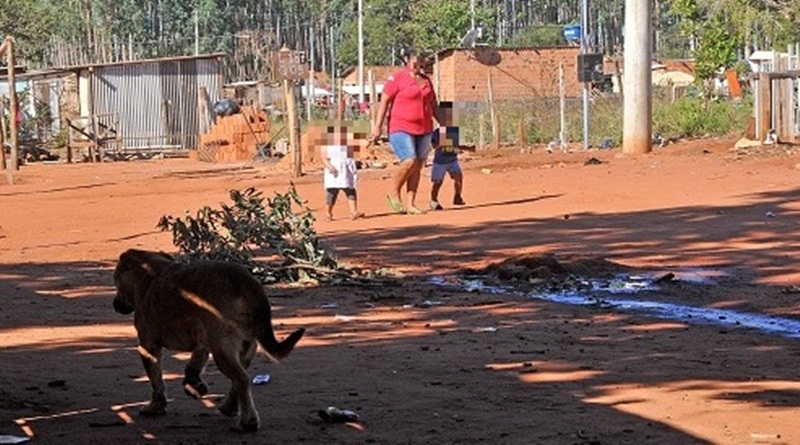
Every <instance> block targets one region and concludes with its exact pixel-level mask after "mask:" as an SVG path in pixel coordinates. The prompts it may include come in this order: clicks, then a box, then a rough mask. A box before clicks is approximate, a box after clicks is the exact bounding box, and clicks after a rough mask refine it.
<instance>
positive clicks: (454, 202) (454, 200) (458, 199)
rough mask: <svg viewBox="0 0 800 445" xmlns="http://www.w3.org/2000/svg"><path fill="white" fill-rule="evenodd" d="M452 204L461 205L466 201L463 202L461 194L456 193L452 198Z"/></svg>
mask: <svg viewBox="0 0 800 445" xmlns="http://www.w3.org/2000/svg"><path fill="white" fill-rule="evenodd" d="M453 204H454V205H457V206H463V205H464V204H466V202H464V199H462V198H461V196H460V195H458V196H456V197H455V198H453Z"/></svg>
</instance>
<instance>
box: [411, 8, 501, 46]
mask: <svg viewBox="0 0 800 445" xmlns="http://www.w3.org/2000/svg"><path fill="white" fill-rule="evenodd" d="M475 23H476V26H482V27H483V28H484V31H485V32H484V38H485V39H486V40H489V39H488V38H489V37H490V36H491V34H492V29H493V27H494V20H493V18H492V16H491V14H490V11H489V10H487V9H485V8H478V7H476V8H475ZM471 26H472V13H471V11H470V5H469V2H465V1H463V0H421V1H417V2H416V3H412V5H411V20H409V21H408V22H406V23H405V24H404V26H403V29H404V30H405V31H406V33H408V34H411V35H412V36H414V37H413V43H414V45H416V46H419V47H422V48H425V49H427V50H429V51H439V50H442V49H445V48H452V47H455V46H458V44H459V42H460V40H461V38H462V37H463V36H464V35H465V34H466V33H467V31H469V30H470V28H471Z"/></svg>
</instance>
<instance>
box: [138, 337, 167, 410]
mask: <svg viewBox="0 0 800 445" xmlns="http://www.w3.org/2000/svg"><path fill="white" fill-rule="evenodd" d="M138 350H139V355H140V356H141V357H142V364H143V365H144V370H145V372H146V373H147V378H148V379H150V386H151V387H152V394H151V396H150V403H148V404H147V405H145V406H144V407H142V409H141V410H139V414H141V415H143V416H161V415H164V414H166V413H167V393H166V389H165V387H164V377H163V375H162V373H161V348H157V347H151V348H149V349H148V348H145V347H144V346H142V345H139V348H138Z"/></svg>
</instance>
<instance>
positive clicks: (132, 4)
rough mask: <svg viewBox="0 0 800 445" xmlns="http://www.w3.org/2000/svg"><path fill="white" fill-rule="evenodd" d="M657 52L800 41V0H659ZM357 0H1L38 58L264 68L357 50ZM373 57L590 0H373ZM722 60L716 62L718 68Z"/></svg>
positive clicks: (604, 16) (502, 38) (367, 25)
mask: <svg viewBox="0 0 800 445" xmlns="http://www.w3.org/2000/svg"><path fill="white" fill-rule="evenodd" d="M650 1H653V2H654V17H653V24H654V28H655V29H654V31H655V35H656V41H655V46H656V47H655V53H656V55H657V56H668V57H697V58H698V59H699V61H700V62H702V63H708V64H709V65H710V66H712V67H719V66H721V65H726V64H730V63H732V61H733V60H735V59H736V58H737V57H741V56H742V55H744V54H746V53H748V52H749V51H752V50H755V49H773V48H778V49H783V48H785V45H786V44H787V43H791V42H796V41H798V39H799V38H798V29H800V28H798V26H797V25H798V23H800V0H650ZM624 4H625V0H590V1H589V26H588V27H587V31H588V32H589V44H590V46H591V47H592V48H593V49H595V50H597V51H600V52H603V53H606V54H621V52H622V48H623V45H624V41H623V26H624V23H623V22H624V12H623V11H624ZM357 5H358V1H357V0H0V7H2V10H3V14H2V15H0V34H1V35H12V36H14V37H15V39H16V40H17V43H18V45H17V48H18V51H19V55H20V57H19V59H20V60H23V61H25V62H26V63H28V64H29V65H30V66H32V67H50V66H59V65H69V64H76V63H81V62H82V63H89V62H112V61H118V60H132V59H141V58H149V57H160V56H178V55H188V54H193V53H195V52H200V53H213V52H225V53H227V54H229V55H230V57H229V59H231V60H233V61H234V62H235V63H237V64H242V65H248V66H249V68H248V69H243V70H239V71H237V72H236V76H240V77H252V76H259V75H263V73H264V70H265V69H266V67H267V66H268V60H269V59H268V57H267V56H268V54H269V52H270V51H273V50H275V49H278V48H280V47H281V46H283V45H286V46H287V47H290V48H292V49H298V50H306V51H310V50H311V49H312V47H313V54H311V59H312V60H313V61H314V67H315V69H317V70H326V71H328V70H330V67H331V66H334V67H335V69H336V70H337V71H341V70H342V69H344V68H347V67H349V66H352V65H354V64H355V63H356V61H357V54H358V50H357V48H358V33H357V22H358V14H357V12H358V11H357V9H358V8H357ZM363 5H364V8H363V17H364V46H365V61H366V63H368V64H391V63H394V62H396V61H397V54H398V51H399V49H400V48H401V47H402V46H405V45H415V46H421V47H425V48H427V49H429V50H434V51H435V50H439V49H444V48H448V47H455V46H457V45H458V44H459V41H460V39H461V38H462V36H464V35H465V34H466V32H467V31H469V30H470V28H471V27H472V25H473V23H474V24H475V26H476V27H480V28H481V30H482V33H481V35H482V36H481V39H480V42H481V43H485V44H489V45H496V46H552V45H561V44H566V42H565V41H564V39H563V35H562V34H561V29H562V28H563V26H564V25H568V24H575V23H579V22H580V15H581V14H580V13H581V0H363ZM709 69H712V68H709Z"/></svg>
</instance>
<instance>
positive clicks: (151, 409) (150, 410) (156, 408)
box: [139, 403, 167, 417]
mask: <svg viewBox="0 0 800 445" xmlns="http://www.w3.org/2000/svg"><path fill="white" fill-rule="evenodd" d="M165 414H167V407H166V405H161V404H155V405H154V404H153V403H148V404H147V405H145V406H143V407H142V409H140V410H139V415H140V416H147V417H154V416H163V415H165Z"/></svg>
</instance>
